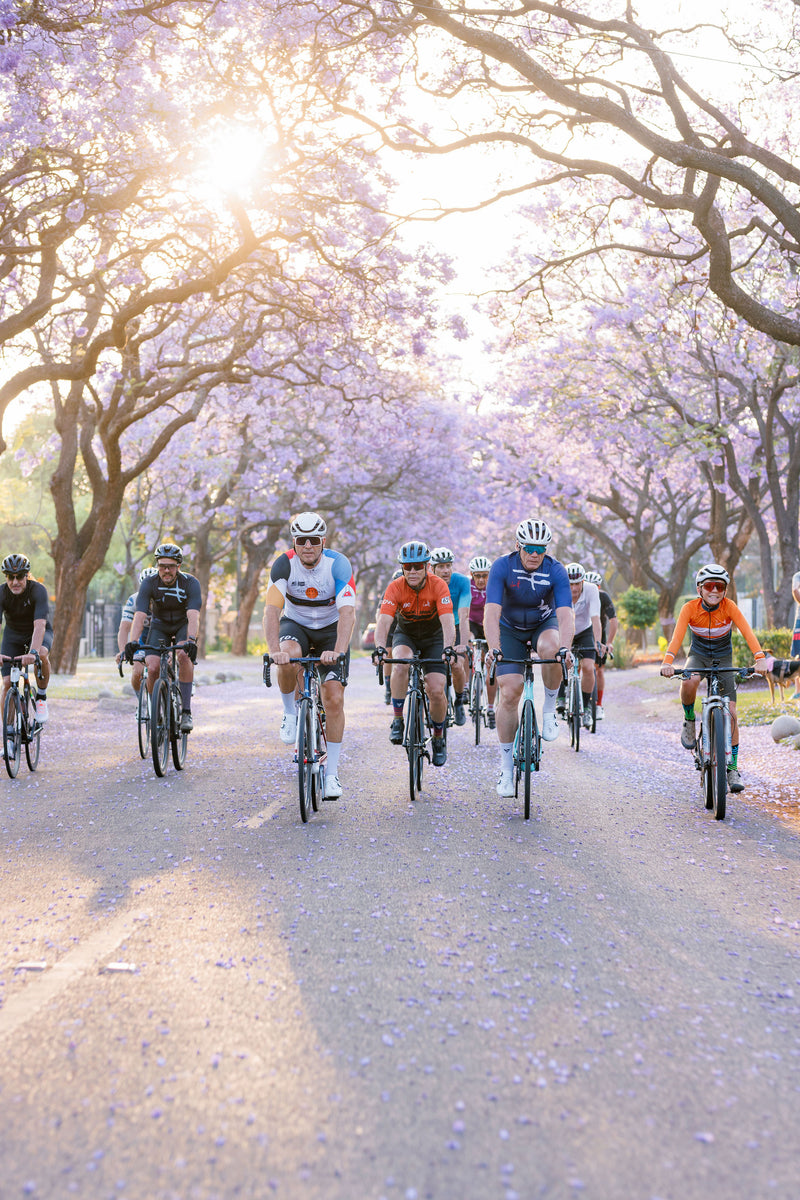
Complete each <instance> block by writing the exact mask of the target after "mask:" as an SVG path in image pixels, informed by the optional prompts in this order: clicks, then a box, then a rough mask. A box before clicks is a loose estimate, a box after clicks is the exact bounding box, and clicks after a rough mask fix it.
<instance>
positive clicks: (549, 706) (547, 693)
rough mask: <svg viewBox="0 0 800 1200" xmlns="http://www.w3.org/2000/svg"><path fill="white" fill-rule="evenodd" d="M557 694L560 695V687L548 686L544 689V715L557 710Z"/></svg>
mask: <svg viewBox="0 0 800 1200" xmlns="http://www.w3.org/2000/svg"><path fill="white" fill-rule="evenodd" d="M557 695H558V688H548V687H546V688H545V689H544V704H543V706H542V716H544V714H545V713H554V712H555V711H556V696H557Z"/></svg>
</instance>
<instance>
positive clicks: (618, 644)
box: [606, 636, 636, 671]
mask: <svg viewBox="0 0 800 1200" xmlns="http://www.w3.org/2000/svg"><path fill="white" fill-rule="evenodd" d="M635 653H636V646H632V645H631V643H630V642H629V641H628V639H627V638H626V637H620V636H617V637H615V638H614V646H613V654H614V657H613V659H611V658H609V660H608V661H607V663H606V666H607V667H616V668H617V670H619V671H627V669H628V667H632V666H633V656H634V654H635Z"/></svg>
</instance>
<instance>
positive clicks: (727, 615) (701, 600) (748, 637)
mask: <svg viewBox="0 0 800 1200" xmlns="http://www.w3.org/2000/svg"><path fill="white" fill-rule="evenodd" d="M730 581H731V577H730V575H729V574H728V572H727V571H726V570H725V568H724V567H721V566H720V565H719V564H718V563H710V564H709V565H708V566H705V567H701V568H700V570H699V571H698V572H697V575H696V576H695V586H696V588H697V599H696V600H689V601H688V602H687V603H686V604H684V606H683V608H682V609H681V611H680V612H679V613H678V621H677V624H676V626H675V632H674V633H673V635H672V641H671V642H670V644H669V646H667V649H666V652H665V654H664V661H663V663H662V664H661V674H662V675H664V676H666V678H667V679H669V678H670V676H671V675H674V673H675V668H674V667H673V665H672V664H673V662H674V661H675V655H676V654H677V652H678V650H679V649H680V647H681V643H682V642H683V638H684V635H685V633H686V631H687V629H688V630H689V632H690V633H691V637H692V641H691V645H690V647H689V656H688V658H687V659H686V668H687V670H691V668H692V667H705V668H709V667H711V665H712V661H713V662H714V663H716V664H717V665H718V666H720V667H732V666H733V639H732V634H733V627H734V626H736V628H737V629H738V630H739V632H740V633H741V635H742V637H743V638H744V639H745V641H746V642H747V645H748V646H749V647H750V649H751V650H752V651H753V657H754V659H755V669H756V671H757V672H758V673H759V675H766V673H767V669H768V664H767V658H766V655H765V654H764V651H763V650H762V649H761V646H760V645H759V642H758V638H757V637H756V635H755V634H754V633H753V631H752V629H751V628H750V625H749V624H748V622H747V621H746V620H745V617H744V615H743V613H742V611H741V609H739V608H738V606H737V605H736V604H734V602H733V601H732V600H728V599H726V597H725V591H726V589H727V587H728V584H729V583H730ZM700 679H701V676H700V675H692V677H691V678H690V679H684V681H683V683H682V684H681V701H682V703H683V714H684V721H683V729H682V731H681V745H682V746H684V747H685V748H686V749H687V750H693V749H694V744H695V740H696V733H695V724H694V722H695V712H694V702H695V698H696V696H697V689H698V687H699V685H700ZM720 687H721V690H722V694H723V695H724V696H727V697H728V698H729V699H730V702H731V703H730V714H731V765H730V767H729V768H728V787H729V789H730V790H731V791H732V792H741V791H742V789H743V788H744V784H743V783H742V779H741V776H740V774H739V766H738V756H739V724H738V722H737V720H736V683H735V682H734V677H733V675H732V674H731V673H730V672H729V671H725V672H724V673H723V674H721V675H720Z"/></svg>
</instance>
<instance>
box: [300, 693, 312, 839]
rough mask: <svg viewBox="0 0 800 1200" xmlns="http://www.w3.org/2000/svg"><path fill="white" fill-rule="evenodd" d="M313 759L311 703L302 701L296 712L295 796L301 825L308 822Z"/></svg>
mask: <svg viewBox="0 0 800 1200" xmlns="http://www.w3.org/2000/svg"><path fill="white" fill-rule="evenodd" d="M313 758H314V751H313V747H312V742H311V702H310V701H309V700H306V699H303V700H301V701H300V707H299V709H298V711H297V794H298V796H299V798H300V820H301V821H302V822H303V824H305V823H306V822H307V821H308V818H309V817H310V816H311V810H312V794H311V793H312V789H313V782H314V775H313V770H314V762H313Z"/></svg>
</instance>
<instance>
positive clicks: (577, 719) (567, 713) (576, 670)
mask: <svg viewBox="0 0 800 1200" xmlns="http://www.w3.org/2000/svg"><path fill="white" fill-rule="evenodd" d="M581 657H582V656H581V652H580V650H573V651H572V666H571V668H570V670H569V674H568V678H567V690H566V695H565V697H564V711H563V719H564V720H565V721H566V722H567V724H568V725H569V741H570V745H571V746H572V747H574V749H575V752H576V753H577V752H578V751H579V750H580V748H581V728H582V727H583V728H586V729H587V730H588V731H589V732H591V733H596V732H597V679H596V678H595V681H594V688H593V689H592V695H591V699H590V701H589V709H588V712H589V716H590V723H589V724H588V725H586V726H584V724H583V719H584V715H585V713H586V711H587V710H586V709H585V707H584V703H583V688H582V686H581Z"/></svg>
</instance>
